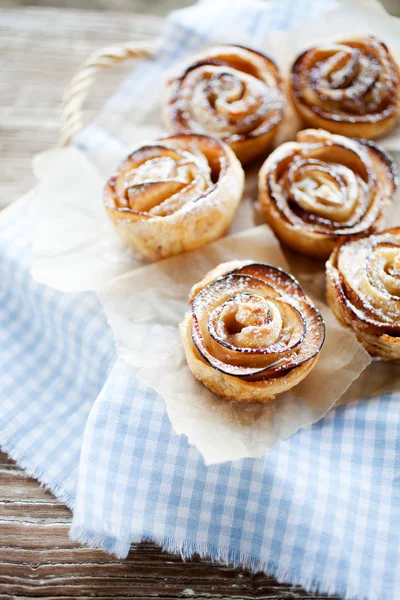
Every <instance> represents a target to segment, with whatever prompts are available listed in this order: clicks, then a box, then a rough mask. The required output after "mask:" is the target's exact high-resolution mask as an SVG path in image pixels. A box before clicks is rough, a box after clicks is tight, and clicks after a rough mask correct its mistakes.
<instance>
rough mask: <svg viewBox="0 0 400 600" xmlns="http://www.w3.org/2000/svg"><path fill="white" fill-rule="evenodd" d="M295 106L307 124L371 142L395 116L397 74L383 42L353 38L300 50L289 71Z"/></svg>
mask: <svg viewBox="0 0 400 600" xmlns="http://www.w3.org/2000/svg"><path fill="white" fill-rule="evenodd" d="M291 91H292V96H293V100H294V103H295V106H296V108H297V110H298V112H299V114H300V116H301V117H302V118H303V120H304V121H305V123H306V124H307V125H310V126H311V127H323V128H324V129H327V130H328V131H331V132H332V133H339V134H341V135H347V136H350V137H362V138H367V139H375V138H377V137H379V136H382V135H384V134H385V133H387V132H388V131H390V129H392V128H393V127H394V125H395V124H396V121H397V120H398V118H399V115H400V72H399V67H398V65H397V64H396V61H395V60H394V58H393V56H392V55H391V54H390V52H389V50H388V48H387V47H386V46H385V44H384V43H383V42H381V41H380V40H378V39H377V38H375V37H373V36H359V37H354V38H351V39H347V40H343V41H341V42H338V43H336V44H334V43H330V44H321V45H320V46H315V47H314V48H310V49H309V50H307V51H306V52H303V53H302V54H301V55H300V56H299V57H298V58H297V59H296V61H295V63H294V65H293V67H292V72H291Z"/></svg>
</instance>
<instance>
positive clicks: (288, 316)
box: [180, 261, 325, 402]
mask: <svg viewBox="0 0 400 600" xmlns="http://www.w3.org/2000/svg"><path fill="white" fill-rule="evenodd" d="M190 302H191V308H192V310H191V312H188V313H187V314H186V316H185V319H184V321H183V323H182V324H181V326H180V330H181V339H182V343H183V346H184V349H185V353H186V358H187V362H188V365H189V368H190V370H191V371H192V373H193V374H194V375H195V377H196V378H197V379H199V380H200V381H201V382H202V383H203V384H204V385H205V386H206V387H207V388H208V389H210V390H211V391H213V392H214V393H215V394H217V395H218V396H221V397H223V398H226V399H228V400H232V401H240V402H254V401H257V402H267V401H268V400H271V399H273V398H275V396H276V395H278V394H281V393H282V392H284V391H287V390H289V389H291V388H292V387H294V386H295V385H296V384H298V383H299V382H300V381H302V380H303V379H304V377H306V375H307V374H308V373H309V372H310V371H311V369H312V368H313V367H314V365H315V363H316V362H317V360H318V355H319V351H320V350H321V348H322V345H323V343H324V339H325V325H324V322H323V319H322V317H321V315H320V313H319V311H318V310H317V309H316V308H315V307H314V305H313V304H312V302H311V300H309V298H307V296H306V295H305V294H304V292H303V290H302V288H301V287H300V285H299V283H298V282H297V281H296V280H295V279H294V278H293V277H292V276H291V275H289V274H287V273H286V272H285V271H283V270H282V269H279V268H277V267H274V266H272V265H268V264H263V263H252V262H249V261H234V262H229V263H224V264H222V265H219V266H218V267H217V268H216V269H214V270H213V271H211V272H210V273H208V274H207V275H206V276H205V278H204V279H203V280H202V281H201V282H200V283H198V284H196V285H195V286H194V287H193V288H192V291H191V294H190Z"/></svg>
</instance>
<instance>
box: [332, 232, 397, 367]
mask: <svg viewBox="0 0 400 600" xmlns="http://www.w3.org/2000/svg"><path fill="white" fill-rule="evenodd" d="M326 297H327V302H328V304H329V306H330V307H331V308H332V311H333V313H334V314H335V316H336V318H337V319H338V320H339V321H340V322H341V323H342V324H343V325H346V326H348V327H350V328H351V329H352V330H353V331H354V333H355V334H356V336H357V339H358V341H359V342H360V343H361V344H363V346H364V347H365V348H366V350H367V351H368V352H369V353H370V354H371V355H372V356H378V357H380V358H384V359H387V360H399V359H400V228H393V229H386V230H383V231H380V232H378V233H376V234H374V235H370V236H368V237H364V236H359V237H356V238H353V239H347V240H344V241H342V242H341V243H339V244H338V245H337V246H336V247H335V249H334V251H333V253H332V256H331V257H330V259H329V261H328V262H327V263H326Z"/></svg>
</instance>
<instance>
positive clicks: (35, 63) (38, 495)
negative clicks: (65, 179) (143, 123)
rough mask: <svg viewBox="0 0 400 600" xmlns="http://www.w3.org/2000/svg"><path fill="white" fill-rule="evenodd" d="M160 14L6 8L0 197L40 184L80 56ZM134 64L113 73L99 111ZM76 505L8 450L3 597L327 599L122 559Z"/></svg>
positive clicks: (180, 566) (152, 555) (148, 27)
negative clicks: (87, 534)
mask: <svg viewBox="0 0 400 600" xmlns="http://www.w3.org/2000/svg"><path fill="white" fill-rule="evenodd" d="M160 27H161V23H160V21H159V19H157V18H154V17H144V16H142V17H140V16H134V15H121V14H116V13H115V14H114V13H108V14H105V13H100V12H82V11H73V10H51V9H34V8H31V9H19V10H3V11H0V158H1V164H2V169H1V172H2V177H1V179H0V202H1V203H2V204H3V205H5V204H6V203H8V202H11V201H12V200H14V199H16V198H18V197H19V196H20V195H21V194H23V193H25V192H26V191H28V190H29V189H30V187H31V186H32V184H33V182H34V180H33V177H32V174H31V164H30V163H31V157H32V155H33V154H35V153H36V152H39V151H42V150H45V149H46V148H48V147H49V146H52V145H55V144H56V143H57V138H58V130H59V112H60V99H61V96H62V91H63V88H64V87H65V85H66V83H67V82H68V80H69V79H70V77H71V75H72V73H73V71H74V70H75V69H76V67H77V66H78V65H79V63H80V62H81V61H82V60H83V59H84V58H85V57H86V56H87V55H88V54H89V53H90V52H92V51H93V50H95V49H97V48H99V47H101V46H104V45H108V44H111V43H115V42H119V41H126V40H129V39H139V38H143V39H145V38H148V37H151V36H155V35H157V33H158V32H159V31H160ZM128 68H129V67H128V66H121V67H118V68H116V69H113V70H112V71H110V72H106V73H104V75H102V76H101V77H100V79H99V81H98V82H97V84H96V86H95V88H94V90H93V93H92V94H91V96H90V98H89V102H88V104H87V110H86V118H87V119H90V118H91V117H92V116H93V115H94V114H95V112H96V111H97V110H98V109H99V108H100V106H101V104H102V103H103V101H104V100H105V98H106V97H107V96H108V95H109V94H110V93H111V92H112V91H113V90H114V89H115V87H116V85H118V82H119V81H120V79H121V77H122V75H123V74H124V73H125V72H126V71H127V69H128ZM70 521H71V514H70V511H69V510H68V509H67V508H66V507H65V506H63V505H62V504H60V503H59V502H57V500H56V499H55V498H54V497H53V496H52V495H51V494H50V493H49V492H48V491H46V490H45V489H43V488H42V487H40V486H39V484H38V483H37V482H36V481H35V480H33V479H31V478H29V477H28V476H27V475H26V474H25V473H24V472H22V471H21V470H20V469H19V468H18V467H17V466H16V465H15V464H14V463H13V462H12V461H11V460H9V459H8V458H7V457H6V455H4V454H1V453H0V598H1V599H3V598H4V599H5V598H48V599H50V598H57V599H66V598H82V599H83V598H93V597H98V598H113V599H118V598H121V599H122V598H140V599H141V600H146V599H148V600H150V599H154V598H155V597H156V598H168V599H172V600H173V599H177V598H200V597H201V598H204V597H207V598H236V599H239V600H240V599H246V598H268V599H271V600H272V599H273V600H278V599H282V600H283V599H300V598H311V597H313V598H326V596H318V595H311V594H307V593H306V592H304V591H303V590H302V589H301V588H294V587H292V586H290V585H285V584H278V583H277V582H276V581H275V580H274V579H273V578H270V577H266V576H264V575H261V574H257V575H251V574H250V573H248V572H246V571H242V570H240V569H233V568H230V567H225V566H221V565H218V564H213V563H211V562H207V561H204V560H200V559H194V560H192V561H188V562H183V561H182V560H181V559H180V558H179V557H176V556H172V555H168V554H166V553H164V552H162V551H161V549H160V548H158V547H157V546H155V545H152V544H140V545H134V546H133V547H132V550H131V552H130V554H129V557H128V558H127V559H126V560H124V561H120V560H117V559H115V558H113V557H111V556H108V555H106V554H104V553H103V552H102V551H100V550H91V549H87V548H83V547H81V546H79V545H78V544H76V543H74V542H72V541H71V540H70V539H69V538H68V530H69V526H70Z"/></svg>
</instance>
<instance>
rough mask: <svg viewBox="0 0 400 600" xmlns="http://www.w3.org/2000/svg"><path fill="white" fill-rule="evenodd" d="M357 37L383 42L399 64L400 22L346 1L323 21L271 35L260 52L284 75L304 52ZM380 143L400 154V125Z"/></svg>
mask: <svg viewBox="0 0 400 600" xmlns="http://www.w3.org/2000/svg"><path fill="white" fill-rule="evenodd" d="M354 35H375V36H376V37H378V38H380V39H381V40H382V41H384V42H385V43H386V44H387V46H388V47H389V49H390V51H391V52H392V54H393V56H394V57H395V58H396V60H397V61H398V63H400V19H399V18H397V17H392V16H390V15H389V13H387V12H386V10H385V9H384V8H383V6H382V5H381V4H380V3H379V2H377V1H376V0H344V1H343V2H340V3H339V6H338V8H337V9H336V10H334V11H331V12H329V13H325V14H323V15H322V16H321V17H318V18H316V19H310V20H307V21H303V22H302V23H301V24H300V25H299V26H298V27H295V28H294V29H291V30H290V31H280V32H275V33H272V34H271V35H269V36H268V37H267V38H266V39H265V42H264V43H263V44H261V48H260V49H261V50H263V51H264V52H266V53H267V54H270V55H271V56H273V57H274V58H275V60H276V61H277V62H278V64H279V66H280V68H281V69H282V71H283V72H284V73H289V72H290V68H291V66H292V64H293V62H294V59H295V58H296V57H297V56H298V55H299V54H300V53H301V52H303V51H304V50H307V49H308V48H311V47H312V46H314V45H315V44H320V43H325V42H334V41H339V40H341V39H345V38H346V37H350V36H351V37H352V36H354ZM292 119H293V121H292V127H293V128H294V129H296V128H297V129H301V128H302V126H301V121H300V119H299V118H298V117H297V115H296V114H295V113H293V116H292ZM294 120H296V121H297V122H296V124H295V122H294ZM285 138H286V134H285ZM377 141H378V143H379V144H381V145H382V146H384V147H385V148H386V149H387V150H392V151H400V121H399V122H398V124H397V126H396V127H395V128H394V129H393V130H392V131H391V132H390V133H389V134H387V135H385V136H384V137H382V138H381V139H379V140H377Z"/></svg>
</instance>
